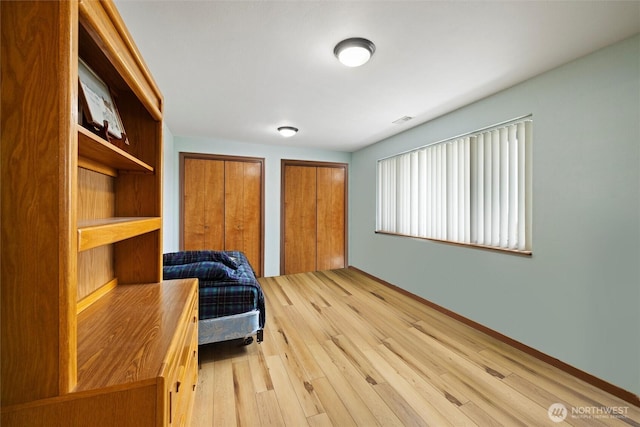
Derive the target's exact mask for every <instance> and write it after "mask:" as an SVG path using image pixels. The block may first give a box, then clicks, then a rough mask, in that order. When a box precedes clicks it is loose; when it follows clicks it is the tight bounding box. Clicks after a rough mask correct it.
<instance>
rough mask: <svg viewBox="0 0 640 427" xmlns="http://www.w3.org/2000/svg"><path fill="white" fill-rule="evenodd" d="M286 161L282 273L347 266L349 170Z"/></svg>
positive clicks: (311, 163)
mask: <svg viewBox="0 0 640 427" xmlns="http://www.w3.org/2000/svg"><path fill="white" fill-rule="evenodd" d="M324 165H325V164H324V163H318V162H301V161H292V160H289V161H287V160H285V161H283V163H282V169H283V172H282V174H283V185H282V191H283V195H282V199H283V206H282V210H283V213H282V225H281V227H282V231H281V233H282V239H281V251H282V255H281V265H280V270H281V274H294V273H302V272H307V271H316V270H328V269H335V268H343V267H345V266H346V263H347V261H346V217H347V214H346V212H347V205H346V197H347V193H346V191H347V166H346V165H345V164H333V163H332V164H326V165H327V166H324Z"/></svg>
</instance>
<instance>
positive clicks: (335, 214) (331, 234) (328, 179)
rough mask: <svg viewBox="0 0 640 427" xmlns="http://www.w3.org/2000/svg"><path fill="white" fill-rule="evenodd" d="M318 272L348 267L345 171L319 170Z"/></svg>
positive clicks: (319, 168)
mask: <svg viewBox="0 0 640 427" xmlns="http://www.w3.org/2000/svg"><path fill="white" fill-rule="evenodd" d="M317 177H318V178H317V179H318V185H317V213H318V227H317V230H318V237H317V251H318V253H317V269H318V270H330V269H335V268H344V267H345V223H344V221H345V208H346V206H345V179H346V176H345V169H344V168H335V167H318V168H317Z"/></svg>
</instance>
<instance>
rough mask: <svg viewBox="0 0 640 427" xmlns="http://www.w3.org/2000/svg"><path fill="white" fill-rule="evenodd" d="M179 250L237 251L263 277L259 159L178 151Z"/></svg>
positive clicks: (262, 185)
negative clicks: (179, 195) (245, 257)
mask: <svg viewBox="0 0 640 427" xmlns="http://www.w3.org/2000/svg"><path fill="white" fill-rule="evenodd" d="M181 159H182V160H181V161H182V163H181V167H182V175H181V179H182V187H181V188H182V218H183V225H182V235H181V236H182V249H183V250H228V251H230V250H237V251H242V252H244V254H245V255H246V256H247V258H248V260H249V262H250V263H251V266H252V267H253V269H254V270H255V272H256V274H257V275H258V276H262V274H263V269H264V267H263V251H264V243H263V241H264V226H263V219H262V217H263V215H264V207H263V203H264V202H263V198H264V190H263V189H264V182H263V180H264V171H263V170H264V160H263V159H259V158H244V157H227V156H217V155H207V154H187V153H181Z"/></svg>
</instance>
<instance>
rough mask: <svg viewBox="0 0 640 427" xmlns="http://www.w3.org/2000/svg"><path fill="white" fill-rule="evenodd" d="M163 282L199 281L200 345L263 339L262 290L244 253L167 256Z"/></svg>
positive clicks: (191, 252) (183, 253)
mask: <svg viewBox="0 0 640 427" xmlns="http://www.w3.org/2000/svg"><path fill="white" fill-rule="evenodd" d="M162 270H163V278H164V279H165V280H169V279H181V278H188V277H195V278H198V281H199V303H198V318H199V319H198V345H203V344H209V343H214V342H220V341H228V340H233V339H243V340H244V343H245V344H249V343H251V342H252V341H253V336H254V335H255V336H256V340H257V342H261V341H262V339H263V333H262V332H263V328H264V323H265V304H264V294H263V292H262V288H261V287H260V284H259V283H258V281H257V279H256V276H255V273H254V271H253V268H252V267H251V264H249V261H248V260H247V257H246V256H245V255H244V253H242V252H239V251H181V252H171V253H166V254H164V255H163V267H162Z"/></svg>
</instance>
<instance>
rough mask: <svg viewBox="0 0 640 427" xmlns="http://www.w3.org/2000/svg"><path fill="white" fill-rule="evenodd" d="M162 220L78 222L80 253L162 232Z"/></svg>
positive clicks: (136, 219) (106, 219) (107, 219)
mask: <svg viewBox="0 0 640 427" xmlns="http://www.w3.org/2000/svg"><path fill="white" fill-rule="evenodd" d="M161 226H162V218H157V217H155V218H105V219H95V220H87V221H82V222H80V221H79V222H78V251H86V250H87V249H92V248H96V247H98V246H103V245H109V244H111V243H116V242H119V241H121V240H125V239H129V238H131V237H135V236H139V235H141V234H145V233H149V232H151V231H155V230H160V228H161Z"/></svg>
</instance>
